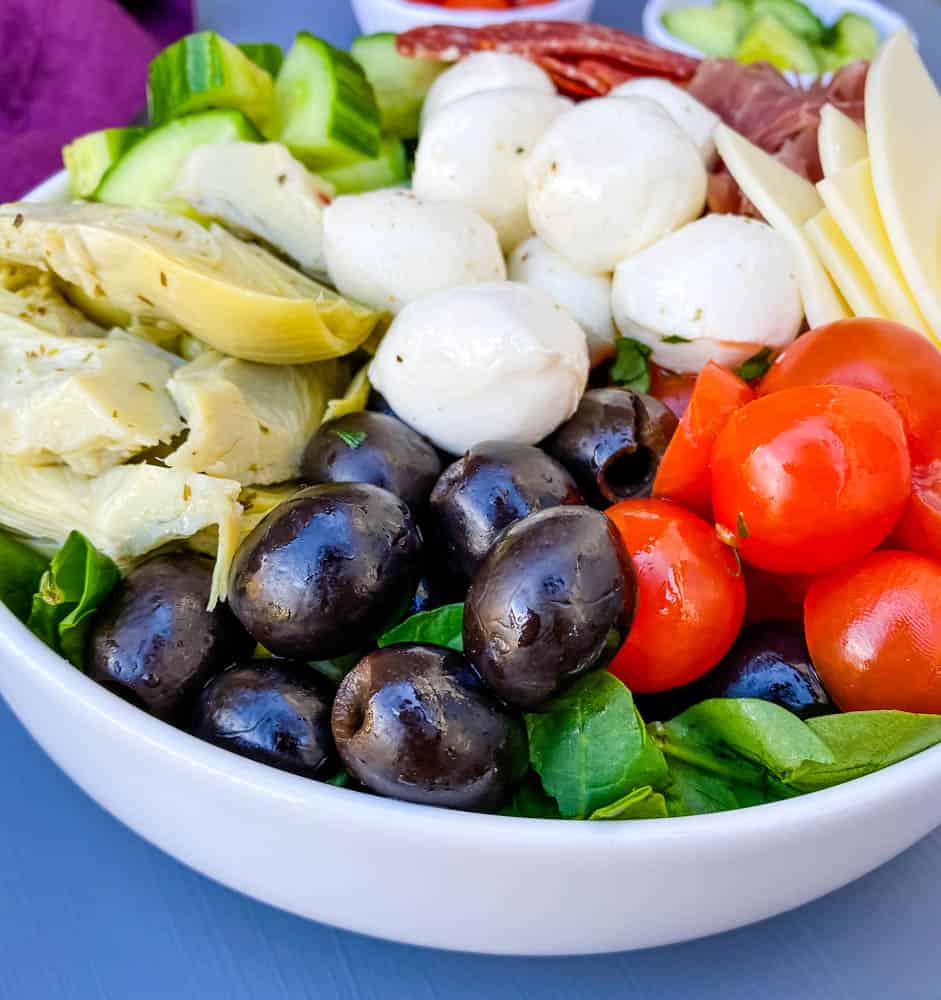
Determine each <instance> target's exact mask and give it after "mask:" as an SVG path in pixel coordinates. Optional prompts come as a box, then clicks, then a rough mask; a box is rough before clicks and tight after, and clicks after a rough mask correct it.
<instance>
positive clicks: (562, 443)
mask: <svg viewBox="0 0 941 1000" xmlns="http://www.w3.org/2000/svg"><path fill="white" fill-rule="evenodd" d="M677 423H678V421H677V419H676V417H675V416H674V415H673V414H672V413H671V412H670V410H668V409H667V407H666V406H664V405H663V403H661V402H660V401H659V400H656V399H654V398H653V397H652V396H645V395H642V394H640V393H636V392H632V391H631V390H630V389H590V390H589V391H588V392H586V393H585V395H584V396H582V401H581V403H579V406H578V409H577V410H576V411H575V415H574V416H573V417H572V418H571V419H570V420H568V421H566V422H565V423H564V424H562V426H561V427H560V428H559V429H558V430H557V431H555V432H554V433H553V434H552V435H551V436H550V437H548V438H546V440H545V441H544V442H543V445H542V446H543V447H544V448H545V449H546V451H547V452H548V453H549V454H550V455H552V456H553V457H554V458H556V459H557V460H558V461H559V462H561V463H562V464H563V465H564V466H565V467H566V468H567V469H568V470H569V472H571V473H572V475H573V476H574V477H575V481H576V482H577V483H578V485H579V487H580V488H581V491H582V493H584V495H585V498H586V500H587V501H588V502H589V503H590V504H592V506H594V507H602V508H603V507H607V506H609V505H610V504H613V503H617V502H618V501H619V500H628V499H631V498H632V497H648V496H650V491H651V488H652V487H653V481H654V479H655V477H656V475H657V469H658V468H659V467H660V462H661V460H662V459H663V453H664V452H665V451H666V450H667V445H668V444H669V443H670V439H671V438H672V437H673V433H674V431H675V430H676V426H677Z"/></svg>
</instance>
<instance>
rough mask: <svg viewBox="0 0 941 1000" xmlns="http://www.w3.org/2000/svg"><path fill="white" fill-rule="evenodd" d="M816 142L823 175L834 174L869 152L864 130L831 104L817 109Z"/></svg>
mask: <svg viewBox="0 0 941 1000" xmlns="http://www.w3.org/2000/svg"><path fill="white" fill-rule="evenodd" d="M817 141H818V143H819V144H820V162H821V163H822V164H823V174H824V176H825V177H831V176H832V175H833V174H838V173H839V172H840V171H841V170H845V169H846V168H847V167H851V166H853V164H854V163H859V161H860V160H864V159H865V158H866V157H867V156H868V155H869V143H868V142H867V140H866V133H865V131H864V130H863V129H861V128H860V127H859V126H858V125H857V124H856V122H854V121H853V119H852V118H850V117H849V116H848V115H844V114H843V112H842V111H840V110H839V109H838V108H835V107H834V106H833V105H832V104H825V105H824V106H823V107H822V108H821V109H820V131H819V133H818V134H817Z"/></svg>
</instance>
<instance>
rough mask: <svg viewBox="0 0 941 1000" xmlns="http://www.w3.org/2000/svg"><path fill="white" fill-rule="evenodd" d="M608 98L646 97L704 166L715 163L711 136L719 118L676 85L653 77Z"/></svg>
mask: <svg viewBox="0 0 941 1000" xmlns="http://www.w3.org/2000/svg"><path fill="white" fill-rule="evenodd" d="M608 97H647V98H649V99H650V100H651V101H655V102H656V103H657V104H659V105H660V107H661V108H663V110H664V111H666V113H667V114H668V115H669V116H670V117H671V118H672V119H673V121H675V122H676V124H677V125H679V127H680V128H681V129H682V130H683V131H684V132H685V133H686V134H687V135H688V136H689V137H690V139H692V141H693V145H695V147H696V148H697V149H698V150H699V155H700V156H701V157H702V159H703V163H705V164H706V166H710V165H711V164H712V163H713V161H714V160H715V158H716V141H715V138H714V137H713V133H714V132H715V130H716V125H718V124H719V116H718V115H717V114H716V113H715V112H714V111H712V110H711V109H709V108H707V107H706V105H705V104H703V103H702V102H701V101H697V100H696V98H695V97H692V96H691V95H690V94H688V93H687V92H686V91H685V90H683V89H682V88H681V87H677V86H676V84H674V83H670V82H669V81H668V80H661V79H659V77H655V76H642V77H639V78H638V79H636V80H628V81H627V82H626V83H622V84H620V85H619V86H617V87H615V88H614V89H613V90H612V91H611V92H610V93H609V94H608Z"/></svg>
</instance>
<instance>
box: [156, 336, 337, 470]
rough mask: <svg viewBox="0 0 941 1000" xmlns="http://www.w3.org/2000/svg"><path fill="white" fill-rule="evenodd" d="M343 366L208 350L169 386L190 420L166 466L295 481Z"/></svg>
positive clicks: (187, 366)
mask: <svg viewBox="0 0 941 1000" xmlns="http://www.w3.org/2000/svg"><path fill="white" fill-rule="evenodd" d="M343 368H345V365H342V364H341V363H339V362H335V361H334V362H330V361H328V362H321V363H320V364H311V365H294V366H278V367H275V366H272V365H258V364H252V363H251V362H248V361H239V360H238V359H236V358H227V357H224V356H223V355H221V354H218V353H216V352H215V351H208V352H207V353H205V354H203V355H201V356H200V357H199V358H197V359H196V360H195V361H192V362H190V363H189V364H188V365H184V366H183V367H182V368H180V369H179V370H178V371H177V372H176V373H175V374H174V376H173V378H172V379H171V380H170V382H169V384H168V385H167V388H168V390H169V392H170V394H171V395H172V397H173V399H174V400H175V402H176V405H177V407H178V408H179V410H180V413H182V414H183V417H184V418H185V420H186V422H187V424H188V426H189V435H188V436H187V438H186V440H185V441H184V442H183V443H182V444H181V445H180V447H179V448H178V449H177V450H176V451H175V452H173V454H172V455H170V456H169V457H168V458H167V459H166V463H167V465H169V466H171V467H172V468H175V469H180V470H184V471H188V472H204V473H207V474H208V475H210V476H221V477H223V478H225V479H235V480H238V481H239V482H241V483H245V484H249V483H251V484H258V485H269V484H271V483H280V482H284V481H285V480H287V479H293V478H294V477H296V476H297V475H298V473H299V471H300V463H301V456H302V455H303V452H304V448H305V447H306V445H307V441H308V439H309V438H310V436H311V434H312V433H313V432H314V431H315V430H316V428H317V426H318V425H319V423H320V419H321V417H322V416H323V413H324V410H325V409H326V406H327V400H328V399H329V398H330V396H331V395H332V394H333V393H334V392H335V391H337V389H338V387H339V386H340V384H341V378H340V376H341V369H343Z"/></svg>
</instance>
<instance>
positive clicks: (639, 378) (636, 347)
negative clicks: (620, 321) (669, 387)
mask: <svg viewBox="0 0 941 1000" xmlns="http://www.w3.org/2000/svg"><path fill="white" fill-rule="evenodd" d="M614 349H615V352H616V353H615V358H614V364H613V365H612V366H611V381H612V382H613V383H614V384H615V385H619V386H622V387H623V388H625V389H633V390H634V392H647V391H648V390H649V389H650V366H649V364H648V363H647V359H648V358H649V357H650V348H649V347H648V346H647V345H646V344H642V343H641V342H640V341H639V340H633V339H632V338H630V337H616V338H615V340H614Z"/></svg>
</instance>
